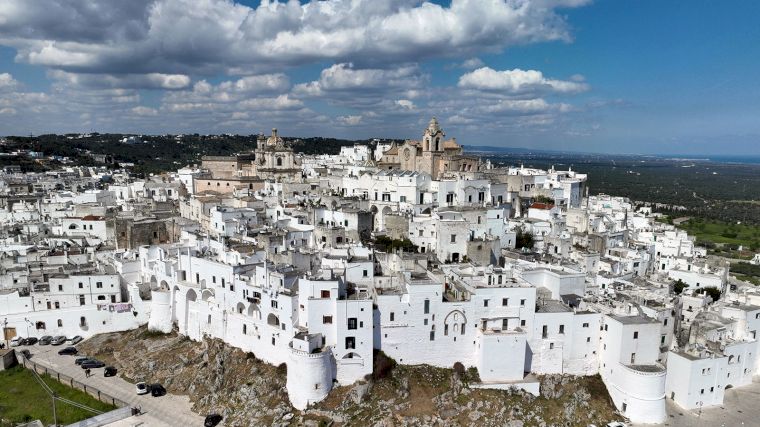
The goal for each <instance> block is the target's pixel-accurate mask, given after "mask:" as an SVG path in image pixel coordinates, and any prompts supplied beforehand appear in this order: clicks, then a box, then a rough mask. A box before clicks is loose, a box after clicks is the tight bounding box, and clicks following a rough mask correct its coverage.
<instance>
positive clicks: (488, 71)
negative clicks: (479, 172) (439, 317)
mask: <svg viewBox="0 0 760 427" xmlns="http://www.w3.org/2000/svg"><path fill="white" fill-rule="evenodd" d="M758 16H760V2H757V1H752V0H735V1H721V2H716V1H702V0H691V1H688V2H687V1H677V0H638V1H635V2H627V1H616V0H595V1H591V0H534V1H529V0H451V1H438V2H422V1H413V0H326V1H301V2H299V1H296V0H293V1H280V2H277V1H232V0H129V1H124V0H98V1H92V0H35V1H29V0H1V1H0V135H29V134H43V133H68V132H91V131H97V132H121V133H135V134H159V133H172V134H179V133H196V132H197V133H217V134H218V133H237V134H257V133H261V132H264V133H268V132H269V131H270V129H271V128H273V127H277V128H279V130H280V134H281V135H286V136H326V137H338V138H350V139H363V138H410V139H417V138H420V136H421V134H422V131H423V129H424V127H425V126H426V124H427V122H428V121H429V120H430V118H431V117H433V116H435V117H437V118H438V120H439V122H440V124H441V126H442V128H443V129H444V131H445V132H446V134H447V136H448V137H455V138H457V141H458V142H459V143H461V144H464V145H465V146H467V145H489V146H497V147H498V146H501V147H525V148H535V149H553V150H568V151H584V152H605V153H641V154H683V155H709V154H712V155H716V154H730V155H748V156H758V155H760V25H758V18H757V17H758Z"/></svg>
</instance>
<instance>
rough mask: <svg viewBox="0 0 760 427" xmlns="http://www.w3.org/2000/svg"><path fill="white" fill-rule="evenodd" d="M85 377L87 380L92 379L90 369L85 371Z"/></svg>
mask: <svg viewBox="0 0 760 427" xmlns="http://www.w3.org/2000/svg"><path fill="white" fill-rule="evenodd" d="M84 376H85V378H90V369H85V370H84Z"/></svg>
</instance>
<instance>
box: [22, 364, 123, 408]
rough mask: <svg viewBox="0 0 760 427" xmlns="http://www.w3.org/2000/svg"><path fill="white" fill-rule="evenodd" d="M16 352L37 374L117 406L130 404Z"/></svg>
mask: <svg viewBox="0 0 760 427" xmlns="http://www.w3.org/2000/svg"><path fill="white" fill-rule="evenodd" d="M17 354H18V355H19V356H20V357H19V359H20V361H21V364H22V365H23V366H24V367H25V368H27V369H33V370H34V371H35V372H37V373H38V374H45V375H48V376H49V377H50V378H53V379H56V380H58V382H60V383H61V384H65V385H67V386H69V387H72V388H75V389H77V390H81V391H83V392H85V393H87V394H89V395H90V396H92V397H94V398H96V399H98V400H99V401H101V402H103V403H108V404H111V405H113V406H116V407H119V408H126V407H129V406H130V404H129V403H127V402H125V401H123V400H121V399H118V398H116V397H113V396H111V395H110V394H108V393H106V392H104V391H101V390H99V389H98V388H97V387H93V386H91V385H87V384H84V383H82V382H79V381H77V380H75V379H74V378H71V377H70V376H68V375H65V374H62V373H60V372H58V371H56V370H54V369H51V368H48V367H47V366H43V365H40V364H38V363H34V362H32V361H31V360H29V359H27V358H26V357H24V355H23V354H19V353H17Z"/></svg>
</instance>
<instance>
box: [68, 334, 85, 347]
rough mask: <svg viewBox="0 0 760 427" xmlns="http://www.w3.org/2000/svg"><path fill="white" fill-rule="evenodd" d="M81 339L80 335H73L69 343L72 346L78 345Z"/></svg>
mask: <svg viewBox="0 0 760 427" xmlns="http://www.w3.org/2000/svg"><path fill="white" fill-rule="evenodd" d="M82 339H83V338H82V336H81V335H74V336H73V337H71V340H70V341H71V344H72V345H76V344H79V343H80V342H82Z"/></svg>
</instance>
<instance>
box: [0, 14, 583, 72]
mask: <svg viewBox="0 0 760 427" xmlns="http://www.w3.org/2000/svg"><path fill="white" fill-rule="evenodd" d="M584 3H586V1H548V0H543V1H536V2H527V1H519V2H512V1H509V2H506V1H500V0H488V1H484V0H452V2H451V4H450V5H448V6H441V5H437V4H433V3H428V2H422V3H420V2H419V1H417V0H389V1H377V0H354V1H345V0H328V1H319V2H317V1H309V2H306V3H304V4H300V3H299V2H298V1H297V0H290V1H287V2H284V3H281V2H270V1H263V2H261V4H260V5H259V6H258V7H256V8H251V7H248V6H244V5H241V4H237V3H234V2H231V1H228V0H130V1H121V0H110V1H102V2H91V1H88V0H38V1H34V2H28V1H26V0H6V1H5V2H4V7H3V8H0V43H2V44H5V45H7V46H12V47H14V48H16V49H17V50H18V56H17V59H18V60H20V61H24V62H29V63H32V64H39V65H44V66H47V67H51V68H57V69H63V70H66V71H73V72H88V73H101V72H108V73H117V72H121V73H125V72H126V73H149V72H156V73H166V74H188V73H192V72H201V73H203V72H210V71H212V70H220V69H230V70H231V69H235V70H238V71H241V70H245V69H246V68H247V67H272V68H274V67H280V66H283V65H285V66H288V65H300V64H304V63H313V62H318V61H324V60H332V61H336V62H346V61H347V60H353V61H355V62H357V61H358V62H362V63H378V64H379V63H382V64H388V63H404V62H409V61H416V60H420V59H424V58H432V57H442V56H443V57H447V56H448V57H454V56H458V55H466V54H471V53H478V52H482V51H499V50H502V49H504V48H506V47H508V46H513V45H517V44H524V43H533V42H540V41H552V40H569V39H570V38H571V36H570V34H569V31H568V25H567V24H566V22H565V20H564V18H563V17H561V16H560V15H559V14H558V13H557V9H558V8H562V7H576V6H579V5H581V4H584Z"/></svg>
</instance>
